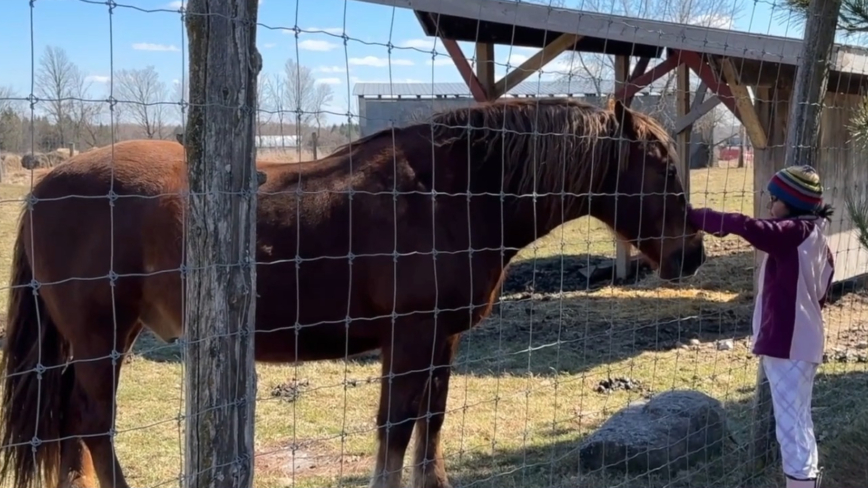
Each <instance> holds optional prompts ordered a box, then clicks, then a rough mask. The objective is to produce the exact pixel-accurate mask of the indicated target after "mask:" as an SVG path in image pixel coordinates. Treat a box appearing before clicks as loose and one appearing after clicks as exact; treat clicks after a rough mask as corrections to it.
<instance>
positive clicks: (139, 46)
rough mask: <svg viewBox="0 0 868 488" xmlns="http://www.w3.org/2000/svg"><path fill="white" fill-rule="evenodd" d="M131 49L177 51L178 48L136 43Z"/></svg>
mask: <svg viewBox="0 0 868 488" xmlns="http://www.w3.org/2000/svg"><path fill="white" fill-rule="evenodd" d="M133 49H135V50H136V51H179V49H178V47H177V46H175V45H172V44H154V43H151V42H137V43H135V44H133Z"/></svg>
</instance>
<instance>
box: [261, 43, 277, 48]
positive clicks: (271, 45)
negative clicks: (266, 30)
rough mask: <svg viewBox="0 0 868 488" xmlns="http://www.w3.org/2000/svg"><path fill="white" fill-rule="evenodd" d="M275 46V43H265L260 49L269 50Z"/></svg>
mask: <svg viewBox="0 0 868 488" xmlns="http://www.w3.org/2000/svg"><path fill="white" fill-rule="evenodd" d="M276 45H277V43H276V42H266V43H265V44H263V45H262V47H263V48H265V49H271V48H273V47H274V46H276Z"/></svg>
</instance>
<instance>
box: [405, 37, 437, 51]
mask: <svg viewBox="0 0 868 488" xmlns="http://www.w3.org/2000/svg"><path fill="white" fill-rule="evenodd" d="M435 41H436V39H434V38H425V39H407V40H406V41H404V42H402V43H401V44H399V46H400V47H408V48H415V49H421V50H422V51H433V50H434V47H435V46H434V43H435Z"/></svg>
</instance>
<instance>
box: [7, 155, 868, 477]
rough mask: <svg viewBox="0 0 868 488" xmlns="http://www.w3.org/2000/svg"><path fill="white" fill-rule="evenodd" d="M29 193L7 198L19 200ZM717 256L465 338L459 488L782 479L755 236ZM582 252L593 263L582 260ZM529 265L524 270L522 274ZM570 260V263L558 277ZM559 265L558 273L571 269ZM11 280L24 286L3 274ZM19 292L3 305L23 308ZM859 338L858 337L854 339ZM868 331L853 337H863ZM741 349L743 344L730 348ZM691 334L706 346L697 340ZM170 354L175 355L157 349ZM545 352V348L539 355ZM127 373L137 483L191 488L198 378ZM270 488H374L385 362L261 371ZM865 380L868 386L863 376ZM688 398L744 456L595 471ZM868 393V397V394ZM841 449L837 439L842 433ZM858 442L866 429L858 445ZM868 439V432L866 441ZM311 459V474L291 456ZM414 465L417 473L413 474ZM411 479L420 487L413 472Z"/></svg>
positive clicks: (734, 190)
mask: <svg viewBox="0 0 868 488" xmlns="http://www.w3.org/2000/svg"><path fill="white" fill-rule="evenodd" d="M748 171H749V170H743V169H741V170H740V169H733V168H715V169H711V170H696V171H693V174H692V176H691V182H692V183H691V185H692V196H691V201H692V202H693V204H694V205H697V206H705V205H707V206H712V207H714V208H718V209H725V210H731V211H741V212H745V213H753V212H752V209H753V200H752V190H753V189H752V184H751V178H750V173H749V172H748ZM23 191H24V187H16V188H9V187H6V186H0V192H3V193H0V195H4V197H3V198H7V197H11V198H14V197H15V195H16V194H17V195H19V196H20V195H21V194H23ZM18 208H19V206H18V204H17V203H15V204H12V205H9V204H4V205H3V207H2V208H0V236H2V239H3V240H4V241H3V242H2V243H0V265H2V264H5V265H7V266H8V262H9V251H10V247H11V246H10V243H11V241H12V239H13V237H14V225H15V218H16V217H17V209H18ZM707 243H708V246H709V253H710V255H711V259H710V260H709V262H708V263H707V264H706V265H705V266H704V267H703V269H702V270H701V271H700V273H699V274H698V275H697V276H696V277H694V278H692V279H691V280H688V281H687V282H686V283H683V284H680V285H672V284H664V283H660V282H659V281H658V280H656V279H655V278H654V277H647V278H644V279H642V280H641V281H639V282H638V283H636V284H635V285H632V286H624V287H604V288H602V289H597V290H593V291H584V290H569V291H565V292H564V293H563V294H561V295H556V294H552V293H537V294H533V293H526V294H524V295H522V294H521V293H518V294H514V295H515V296H513V297H512V298H513V299H512V300H510V301H506V302H504V303H502V304H501V305H500V306H498V307H497V308H496V309H495V311H494V313H493V314H492V316H491V317H490V318H489V319H488V320H486V321H485V323H484V324H482V325H481V326H480V327H478V328H477V329H475V330H473V331H472V332H470V333H468V334H466V335H465V337H464V339H463V340H462V346H461V351H460V354H459V358H458V360H457V364H456V366H455V373H454V376H453V380H452V383H451V389H450V397H449V409H450V413H449V414H448V416H447V419H446V424H445V427H444V435H443V443H444V451H445V454H446V459H447V468H448V469H449V472H450V476H451V479H452V482H453V484H454V485H456V486H463V485H468V484H472V485H473V486H480V487H514V486H523V487H529V486H533V487H537V486H583V487H590V488H596V487H603V486H619V485H620V486H648V487H656V486H664V485H666V483H667V482H670V484H668V486H718V487H723V486H727V487H730V486H770V484H771V485H773V484H774V483H777V484H778V485H780V484H781V480H780V479H779V475H778V474H777V471H778V470H777V469H774V468H773V469H771V470H769V472H768V473H767V474H765V475H764V476H763V477H761V478H760V479H758V480H753V481H749V482H744V483H743V482H742V481H743V480H742V474H741V471H743V469H744V467H745V466H746V465H747V463H748V461H749V459H748V458H747V452H746V451H745V450H744V446H745V445H746V442H747V439H748V432H749V427H750V422H749V414H750V408H749V404H748V401H749V399H750V397H751V395H752V391H753V386H754V377H755V367H756V362H755V360H754V358H753V357H752V355H751V354H750V351H749V350H748V347H747V341H746V338H747V336H748V334H749V330H750V326H749V321H750V313H751V307H752V296H751V272H752V266H753V259H752V256H753V254H752V253H751V252H749V249H748V248H747V247H746V244H745V243H744V242H743V241H741V240H739V239H738V238H737V237H727V238H725V239H713V238H708V240H707ZM588 253H591V254H602V255H613V254H614V241H613V239H612V236H611V234H610V233H609V232H608V231H607V230H606V229H605V228H603V227H602V226H601V225H600V224H599V223H598V222H596V221H594V220H592V219H589V218H583V219H579V220H577V221H575V222H571V223H569V224H567V225H565V226H563V227H562V228H561V229H558V230H556V231H555V232H553V233H552V234H550V235H549V236H547V237H545V238H542V239H540V240H538V241H537V242H536V243H534V245H532V246H529V247H528V248H527V249H525V250H523V251H522V253H520V255H519V256H518V258H517V261H522V260H523V261H525V262H526V263H527V261H529V260H530V261H531V263H529V264H525V266H531V265H532V264H533V263H532V261H533V260H536V263H537V264H538V265H539V266H540V267H543V266H544V265H545V266H549V268H551V263H548V264H544V263H545V262H544V260H545V259H547V258H552V257H558V256H560V255H561V254H563V255H565V256H571V259H581V256H583V255H586V254H588ZM577 256H578V257H577ZM518 266H521V264H520V263H516V268H517V267H518ZM558 266H560V265H558ZM554 269H555V270H557V269H559V268H558V267H556V268H554ZM2 279H4V280H7V279H8V276H6V275H5V274H4V275H3V278H2ZM5 295H6V293H5V290H4V291H3V293H2V294H0V302H2V305H3V306H4V307H5V300H6V298H5ZM861 300H862V297H860V296H856V295H851V296H849V297H847V298H846V299H844V300H841V302H839V303H838V304H836V305H834V306H832V307H831V308H830V309H829V312H828V315H827V320H828V325H827V327H828V329H829V336H830V340H832V339H834V338H837V339H836V340H839V339H840V337H841V336H842V332H847V331H852V330H856V329H853V327H854V326H853V324H854V319H853V314H852V313H851V311H850V307H852V306H854V305H855V304H858V303H862V302H861ZM848 334H849V332H848ZM864 335H865V334H861V333H856V332H854V333H852V334H850V335H845V336H846V338H847V340H848V341H851V340H852V341H857V340H862V339H860V338H861V337H863V336H864ZM722 338H731V339H734V344H735V346H734V348H733V349H732V350H728V351H726V350H718V349H717V348H716V347H715V341H716V340H717V339H722ZM691 339H695V340H696V343H694V344H691V343H690V341H691ZM153 348H159V350H153ZM528 349H531V350H532V352H530V353H528V352H527V351H528ZM136 351H137V354H136V355H135V356H134V357H133V359H132V360H131V361H130V362H129V363H128V364H127V365H126V367H125V369H124V373H123V375H122V378H121V385H120V392H119V407H118V418H117V429H118V431H119V434H118V437H117V448H118V453H119V457H120V460H121V463H122V465H123V467H124V469H125V470H126V475H127V480H128V482H129V483H130V484H131V485H133V486H155V485H161V486H162V485H168V486H177V482H176V480H177V476H178V475H179V472H180V470H181V469H182V466H183V458H182V455H181V446H182V444H183V436H182V427H183V426H182V425H179V423H178V421H177V417H178V415H179V413H180V412H182V411H183V392H182V388H181V387H182V384H183V370H182V367H181V365H180V364H178V363H177V362H175V361H173V359H174V358H176V357H177V350H176V349H175V348H174V347H173V346H166V345H163V344H160V343H158V342H156V341H154V340H153V338H151V337H148V336H145V337H143V338H142V339H140V341H139V343H138V344H137V347H136ZM864 366H865V364H864V363H860V364H859V365H855V366H854V365H852V364H843V365H842V364H839V363H830V364H828V365H824V367H823V369H822V376H821V379H820V381H819V382H818V385H817V390H816V391H817V392H816V400H815V402H816V405H817V407H816V409H817V413H815V421H816V423H817V429H818V433H819V434H820V435H821V436H822V435H826V436H827V437H826V438H827V439H828V436H829V435H830V433H835V432H838V431H839V430H840V429H842V428H843V427H845V426H847V425H849V423H850V418H849V417H848V415H849V414H851V413H852V412H853V411H854V410H858V409H860V408H862V407H861V405H860V403H859V402H860V401H863V400H864V399H865V398H868V386H866V385H868V382H866V381H865V379H864V378H865V374H866V373H868V371H866V368H865V367H864ZM257 372H258V398H259V400H258V402H257V405H256V449H257V452H258V453H260V454H261V455H260V456H259V457H258V458H257V470H256V478H257V479H256V486H258V487H268V488H271V487H275V488H276V487H285V486H295V487H322V486H366V485H367V482H368V476H369V474H370V472H371V469H372V459H371V458H372V453H373V449H374V447H375V444H374V431H373V428H374V415H375V411H376V406H377V399H378V388H379V386H378V385H379V384H378V382H377V381H375V380H372V379H373V378H375V377H377V376H379V365H378V364H377V363H374V362H370V361H366V360H363V359H360V360H355V361H322V362H314V363H307V364H302V365H297V366H275V365H258V367H257ZM859 375H862V376H859ZM615 376H627V377H630V378H633V379H634V380H637V381H638V382H639V384H640V385H641V388H640V389H639V390H638V391H614V392H611V393H608V394H605V393H597V392H595V387H597V385H598V384H599V382H600V381H601V380H603V379H606V378H609V377H615ZM293 380H304V381H306V386H305V387H304V388H303V389H302V390H301V393H300V396H299V397H298V398H297V399H296V400H294V401H287V400H284V399H282V398H280V397H275V396H273V395H272V390H273V389H274V388H275V387H278V386H280V385H282V384H286V383H287V382H290V381H293ZM672 388H686V389H696V390H699V391H703V392H706V393H708V394H710V395H712V396H714V397H715V398H717V399H719V400H721V401H722V402H724V403H725V404H726V406H727V410H728V413H729V420H730V423H731V426H732V428H733V430H734V438H735V440H736V442H737V444H736V445H734V446H730V449H729V450H728V452H727V454H726V455H725V456H724V457H723V458H721V459H719V460H714V461H712V462H710V463H708V464H705V465H702V466H697V467H695V468H694V469H692V470H690V471H689V472H684V473H680V474H679V475H678V477H677V479H675V480H669V481H667V480H662V479H658V478H647V479H646V478H642V479H631V480H625V479H622V478H607V477H604V476H602V475H600V474H582V473H581V472H580V471H579V469H578V452H577V449H578V445H579V443H580V442H581V440H582V438H583V437H584V436H586V435H587V434H588V433H590V432H592V431H593V429H594V428H595V427H597V426H599V425H600V424H601V423H602V422H604V421H605V420H606V419H607V418H608V417H609V416H610V415H611V414H612V413H613V412H615V411H617V410H619V409H620V408H622V407H624V406H625V405H627V404H628V403H629V402H630V401H633V400H635V399H638V398H640V397H642V396H645V395H649V394H652V393H654V392H660V391H665V390H667V389H672ZM860 399H861V400H860ZM832 438H833V440H834V436H833V437H832ZM849 438H850V439H852V438H853V435H851V436H850V437H849ZM856 438H858V436H856ZM293 445H295V446H297V447H298V449H300V451H299V454H298V455H297V459H295V461H294V463H295V465H296V466H297V468H298V469H297V471H296V472H295V473H294V474H293V473H291V472H288V471H287V470H286V469H282V468H285V467H286V466H289V465H291V463H292V460H291V456H290V455H289V454H288V449H287V448H288V447H289V446H293ZM830 449H832V448H830V447H828V445H827V443H826V442H824V444H823V453H824V454H823V455H825V454H826V453H830V452H834V451H833V450H830ZM409 460H410V458H409V453H408V458H407V461H408V462H409ZM407 473H408V474H407V475H405V480H409V471H407Z"/></svg>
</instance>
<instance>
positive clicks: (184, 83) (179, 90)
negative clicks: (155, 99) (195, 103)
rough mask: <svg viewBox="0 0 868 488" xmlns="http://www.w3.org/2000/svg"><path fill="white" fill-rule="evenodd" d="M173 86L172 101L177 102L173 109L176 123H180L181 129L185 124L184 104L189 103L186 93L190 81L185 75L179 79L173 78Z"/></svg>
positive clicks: (185, 112) (185, 110) (185, 111)
mask: <svg viewBox="0 0 868 488" xmlns="http://www.w3.org/2000/svg"><path fill="white" fill-rule="evenodd" d="M172 85H173V87H174V93H173V94H172V101H173V102H175V103H177V105H176V106H175V111H176V112H177V116H178V124H180V125H181V127H182V129H183V127H184V126H185V125H186V124H187V108H186V104H187V103H190V97H189V95H188V93H189V91H190V82H189V80H187V75H186V74H185V75H184V76H182V77H181V79H180V80H175V81H173V82H172Z"/></svg>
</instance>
